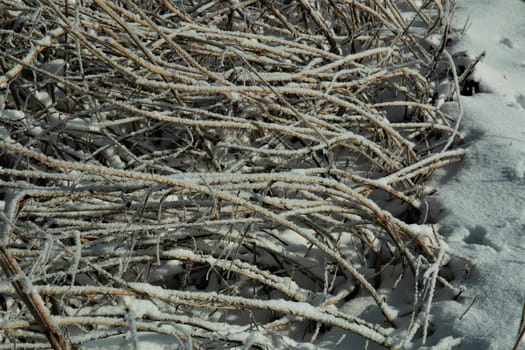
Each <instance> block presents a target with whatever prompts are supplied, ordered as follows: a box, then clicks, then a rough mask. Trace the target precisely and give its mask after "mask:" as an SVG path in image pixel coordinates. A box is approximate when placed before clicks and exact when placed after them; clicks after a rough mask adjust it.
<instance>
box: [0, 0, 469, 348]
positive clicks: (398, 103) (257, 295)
mask: <svg viewBox="0 0 525 350" xmlns="http://www.w3.org/2000/svg"><path fill="white" fill-rule="evenodd" d="M453 7H454V3H453V1H448V0H433V1H412V0H406V1H391V0H388V1H375V0H366V1H348V0H346V1H343V0H333V1H332V0H315V1H314V0H298V1H255V0H247V1H213V0H212V1H197V2H196V1H169V0H162V1H152V2H146V1H144V2H132V1H126V0H124V1H112V2H109V1H105V0H94V1H76V2H75V1H69V2H66V3H64V1H55V0H47V1H19V0H0V16H1V21H2V22H1V30H0V37H1V39H0V42H1V48H0V57H1V62H0V63H1V67H0V69H1V73H2V75H1V76H0V88H1V89H2V90H1V92H2V94H1V99H2V100H1V102H2V105H1V106H0V107H1V108H2V109H1V113H2V117H1V119H0V133H1V134H2V140H1V141H0V152H1V153H0V166H1V167H0V183H1V192H0V196H1V197H0V198H1V203H3V214H2V231H1V240H2V243H1V246H0V248H1V249H0V253H1V254H0V256H1V259H0V262H1V265H2V268H3V271H4V274H3V276H2V278H3V280H4V281H6V282H9V283H4V284H2V285H1V288H2V294H3V295H4V297H3V301H4V311H3V316H2V322H1V323H0V324H1V329H2V344H0V348H6V349H7V348H11V347H12V346H13V344H15V343H16V346H17V349H33V348H41V347H43V348H46V347H52V348H54V349H66V348H69V347H78V346H79V345H80V344H85V343H86V342H87V341H91V340H97V339H106V338H111V337H114V336H117V335H125V337H126V338H125V339H126V341H127V342H128V344H130V345H129V346H130V347H134V348H136V346H137V343H138V342H139V338H140V335H141V334H143V332H154V333H160V334H166V335H169V336H172V337H175V338H177V339H179V340H180V347H181V348H182V347H186V348H197V349H200V348H225V347H228V346H243V345H245V346H246V348H249V347H250V346H254V347H255V348H266V349H274V348H285V347H286V346H289V347H294V344H297V343H298V342H312V343H315V342H316V339H318V338H319V337H322V336H323V333H325V332H326V331H327V330H329V328H330V327H337V328H340V329H342V330H345V331H348V332H349V334H355V335H359V336H361V337H364V338H366V339H367V340H369V341H372V342H374V343H377V344H380V345H383V346H385V347H388V348H393V347H396V346H402V345H403V341H406V342H408V341H410V339H411V338H412V337H414V335H415V334H416V332H417V331H418V329H423V338H426V336H427V328H428V320H429V311H430V305H431V302H432V297H433V293H434V289H435V287H436V286H439V285H447V286H448V287H450V288H452V287H451V286H450V285H449V284H448V283H447V282H446V281H445V279H444V278H443V277H441V276H440V275H439V271H440V267H441V266H442V265H444V264H445V263H446V262H447V255H446V252H445V251H444V249H441V246H440V240H439V234H438V232H436V231H435V230H434V229H433V227H432V226H431V225H426V222H425V220H426V219H425V216H426V211H427V208H426V206H425V202H424V200H423V199H424V195H425V187H424V185H425V182H426V180H428V178H429V176H430V175H432V173H433V172H434V170H436V169H438V168H441V167H443V166H445V165H447V164H449V163H451V162H455V161H458V160H459V159H461V157H462V152H461V151H460V150H448V148H449V147H450V144H451V143H452V142H453V141H454V140H455V137H456V136H457V132H456V129H455V124H454V122H453V121H454V120H457V119H458V116H456V115H452V116H451V115H446V114H444V113H443V112H441V110H440V109H439V103H438V96H437V93H436V92H435V91H433V89H432V88H431V85H432V84H435V83H436V82H438V83H439V82H441V81H442V80H443V79H449V78H448V77H447V74H449V70H450V68H451V67H450V66H449V63H450V62H448V61H447V59H446V55H444V54H443V50H444V49H445V44H446V38H447V33H448V31H449V28H448V20H449V19H450V16H451V15H452V12H453ZM450 81H452V82H453V79H450ZM456 81H457V77H456ZM451 84H453V83H451ZM407 284H409V285H410V286H411V287H409V288H408V289H407V290H408V291H409V293H410V294H411V295H414V298H413V300H412V301H411V303H409V304H407V305H406V306H407V308H408V309H410V310H413V312H410V313H409V316H408V318H411V321H410V322H405V320H402V319H400V317H401V316H400V312H401V311H403V310H399V305H396V308H394V307H392V305H391V303H390V297H391V294H392V293H394V291H395V290H396V288H401V287H398V286H399V285H403V286H404V287H403V288H406V285H407ZM414 290H415V292H414ZM455 292H456V291H455ZM405 294H406V293H405ZM357 299H359V300H369V301H370V304H371V305H373V307H372V311H367V312H363V311H354V310H353V309H352V307H350V306H345V305H351V303H352V301H353V300H357ZM28 310H29V312H30V314H28V312H27V311H28ZM405 319H406V317H405ZM378 320H380V321H378ZM312 325H313V326H312ZM403 339H404V340H403ZM279 344H281V345H279ZM283 344H284V345H283ZM174 346H175V345H174ZM177 346H178V345H177Z"/></svg>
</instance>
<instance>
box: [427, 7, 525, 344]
mask: <svg viewBox="0 0 525 350" xmlns="http://www.w3.org/2000/svg"><path fill="white" fill-rule="evenodd" d="M467 18H468V19H469V25H470V26H469V27H468V30H467V31H466V34H465V35H464V36H463V37H462V38H461V40H460V41H459V42H458V43H457V44H456V45H455V46H454V47H453V49H452V50H451V51H452V52H453V53H454V52H460V51H463V50H467V52H468V53H469V54H470V55H472V56H477V55H479V54H480V53H481V52H482V51H486V57H485V58H484V59H483V61H482V63H481V64H480V65H479V66H478V68H477V72H476V76H477V77H479V78H480V79H481V92H480V93H478V94H475V95H473V96H464V97H462V99H461V103H462V105H463V107H464V111H465V114H464V120H463V122H462V128H461V129H462V130H463V133H464V134H465V144H464V145H463V147H465V148H466V150H467V158H466V160H465V161H464V162H463V164H461V165H459V167H458V169H456V171H453V172H452V173H451V172H450V170H449V171H448V173H444V174H443V175H444V176H443V177H442V178H441V180H440V183H435V184H434V185H435V186H437V187H439V194H438V195H437V196H438V198H439V201H440V202H441V205H442V207H443V209H444V212H443V215H442V217H441V219H440V220H439V225H440V227H441V229H440V231H441V233H442V234H443V235H444V237H445V238H446V240H447V243H448V245H449V246H450V247H451V248H452V249H453V250H454V251H456V252H457V253H458V254H459V255H462V256H464V257H467V258H468V259H470V260H471V264H470V265H471V266H472V267H471V269H470V271H465V272H464V278H463V279H462V280H460V281H456V284H457V283H461V284H462V285H464V286H465V287H466V288H467V290H466V292H465V299H464V300H463V302H462V303H461V304H458V303H457V302H454V301H446V302H440V303H438V304H436V305H435V306H434V309H433V310H434V314H435V316H434V317H435V319H434V324H435V325H436V334H435V336H436V337H437V336H441V337H444V336H446V335H453V336H455V337H462V338H463V339H462V343H461V345H459V346H458V347H455V349H456V348H457V349H467V350H468V349H512V347H513V345H514V343H515V340H516V336H517V332H518V328H519V322H520V317H521V309H522V305H523V298H524V296H525V239H524V237H525V176H524V175H525V1H520V0H499V1H490V0H460V1H458V9H457V14H456V26H463V24H464V22H465V20H466V19H467ZM474 298H475V299H474ZM472 301H474V302H473V304H472V307H471V308H470V309H468V306H469V304H471V303H472ZM467 310H468V311H467ZM465 311H467V312H466V313H465V314H464V315H463V316H462V314H463V313H464V312H465ZM461 316H462V317H461ZM520 349H525V340H524V341H523V342H522V345H521V347H520Z"/></svg>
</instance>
